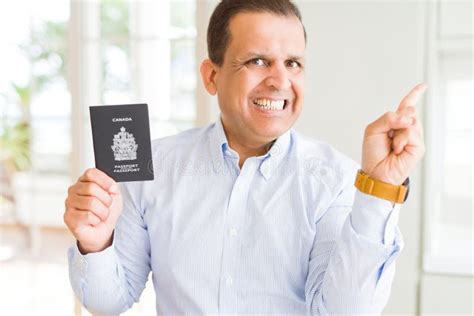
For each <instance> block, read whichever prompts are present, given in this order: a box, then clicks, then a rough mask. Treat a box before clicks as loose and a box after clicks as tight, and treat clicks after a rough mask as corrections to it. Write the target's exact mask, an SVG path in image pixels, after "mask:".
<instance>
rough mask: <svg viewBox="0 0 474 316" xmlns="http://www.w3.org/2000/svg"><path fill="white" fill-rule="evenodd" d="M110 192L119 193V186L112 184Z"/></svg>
mask: <svg viewBox="0 0 474 316" xmlns="http://www.w3.org/2000/svg"><path fill="white" fill-rule="evenodd" d="M109 192H110V193H118V192H119V188H118V186H117V185H116V184H112V186H111V187H110V188H109Z"/></svg>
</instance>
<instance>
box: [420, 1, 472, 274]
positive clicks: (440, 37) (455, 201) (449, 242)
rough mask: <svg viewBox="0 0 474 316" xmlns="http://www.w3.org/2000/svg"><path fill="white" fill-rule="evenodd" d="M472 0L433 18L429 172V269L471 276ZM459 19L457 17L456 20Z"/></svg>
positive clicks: (438, 10)
mask: <svg viewBox="0 0 474 316" xmlns="http://www.w3.org/2000/svg"><path fill="white" fill-rule="evenodd" d="M469 12H472V3H468V2H458V3H447V2H444V3H436V4H435V5H433V12H432V16H431V20H432V21H431V22H432V23H431V28H430V33H431V38H430V47H429V52H431V53H430V56H429V66H428V71H429V74H428V76H429V86H430V87H431V89H430V94H429V100H428V105H427V111H426V113H427V120H428V123H429V124H427V128H428V135H427V136H428V137H427V140H428V142H427V157H426V159H427V168H426V176H425V189H426V190H425V215H426V220H425V228H426V229H425V238H424V243H425V254H424V260H423V262H424V269H425V271H427V272H437V273H451V274H463V275H473V270H472V246H473V245H472V236H473V225H472V164H473V142H472V141H473V139H472V132H473V117H474V115H473V114H474V81H473V74H472V69H473V62H472V53H473V52H472V40H473V33H472V15H470V14H469ZM454 17H456V18H454Z"/></svg>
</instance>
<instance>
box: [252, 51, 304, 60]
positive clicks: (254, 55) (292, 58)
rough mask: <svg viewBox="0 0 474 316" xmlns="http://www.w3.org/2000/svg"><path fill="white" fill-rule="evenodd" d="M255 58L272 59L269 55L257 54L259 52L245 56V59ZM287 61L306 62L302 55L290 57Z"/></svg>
mask: <svg viewBox="0 0 474 316" xmlns="http://www.w3.org/2000/svg"><path fill="white" fill-rule="evenodd" d="M253 58H262V59H272V58H271V57H270V56H268V55H265V54H261V53H257V52H248V53H246V54H244V55H243V59H253ZM286 59H288V60H295V61H304V60H305V57H304V56H302V55H290V56H288V57H287V58H286Z"/></svg>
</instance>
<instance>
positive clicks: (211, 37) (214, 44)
mask: <svg viewBox="0 0 474 316" xmlns="http://www.w3.org/2000/svg"><path fill="white" fill-rule="evenodd" d="M242 12H268V13H273V14H276V15H281V16H294V17H297V18H298V19H299V20H300V22H301V25H302V26H303V31H304V38H305V41H306V30H305V28H304V25H303V20H302V18H301V13H300V11H299V9H298V8H297V7H296V5H295V4H294V3H292V2H291V1H290V0H222V1H221V2H220V3H219V4H218V5H217V6H216V8H215V9H214V12H213V13H212V16H211V19H210V20H209V26H208V28H207V51H208V54H209V59H210V60H211V61H212V62H213V63H214V64H216V65H218V66H222V64H223V63H224V55H225V51H226V49H227V46H228V45H229V42H230V39H231V34H230V30H229V24H230V20H231V19H232V18H233V17H234V16H236V15H237V14H238V13H242Z"/></svg>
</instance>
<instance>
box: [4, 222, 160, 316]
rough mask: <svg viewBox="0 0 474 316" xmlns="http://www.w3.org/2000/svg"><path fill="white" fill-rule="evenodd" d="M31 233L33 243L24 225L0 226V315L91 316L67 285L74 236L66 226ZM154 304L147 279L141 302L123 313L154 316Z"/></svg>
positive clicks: (150, 286) (151, 290)
mask: <svg viewBox="0 0 474 316" xmlns="http://www.w3.org/2000/svg"><path fill="white" fill-rule="evenodd" d="M33 236H35V241H34V242H33V243H32V242H31V241H30V239H31V233H30V231H29V230H28V229H27V228H26V227H23V226H20V225H0V300H1V304H0V315H25V316H27V315H28V316H29V315H48V316H49V315H65V316H66V315H90V314H89V313H88V312H87V311H86V310H85V309H81V308H80V307H79V308H78V306H76V305H75V298H74V294H73V292H72V289H71V286H70V284H69V277H68V267H67V249H68V248H69V247H70V246H71V245H73V244H74V239H73V237H72V236H71V235H70V234H69V232H68V231H67V230H66V229H65V228H41V229H39V231H38V232H36V233H35V234H34V235H33ZM32 244H35V248H36V250H35V251H34V253H32V251H31V246H32ZM76 304H77V303H76ZM154 304H155V299H154V293H153V289H152V285H151V282H149V283H147V289H145V292H144V293H143V295H142V299H141V302H140V303H139V304H135V305H134V306H133V307H132V309H130V310H129V311H128V312H126V313H125V314H123V315H153V314H155V306H154ZM75 308H76V310H75Z"/></svg>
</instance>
